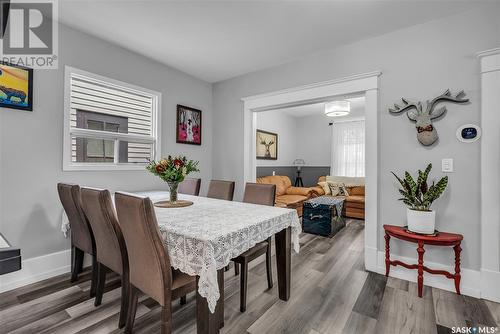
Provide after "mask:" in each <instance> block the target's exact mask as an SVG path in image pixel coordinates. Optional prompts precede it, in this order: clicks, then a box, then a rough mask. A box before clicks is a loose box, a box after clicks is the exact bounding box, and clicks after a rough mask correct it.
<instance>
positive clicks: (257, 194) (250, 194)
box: [233, 183, 276, 312]
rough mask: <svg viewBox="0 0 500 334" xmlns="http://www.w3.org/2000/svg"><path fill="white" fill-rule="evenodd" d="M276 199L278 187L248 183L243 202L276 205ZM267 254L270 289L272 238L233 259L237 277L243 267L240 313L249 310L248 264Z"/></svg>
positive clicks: (270, 286) (270, 285) (271, 279)
mask: <svg viewBox="0 0 500 334" xmlns="http://www.w3.org/2000/svg"><path fill="white" fill-rule="evenodd" d="M275 197H276V185H274V184H260V183H247V184H246V186H245V194H244V195H243V202H245V203H253V204H261V205H270V206H273V205H274V201H275ZM263 254H266V271H267V286H268V288H269V289H271V288H272V287H273V271H272V268H271V237H269V238H267V240H265V241H262V242H260V243H258V244H257V245H255V246H253V247H252V248H250V249H249V250H247V251H246V252H244V253H243V254H241V255H240V256H238V257H236V258H234V259H233V261H234V262H235V264H234V271H235V275H238V274H239V268H238V265H241V278H240V311H241V312H245V311H246V309H247V302H246V300H247V285H248V282H247V281H248V263H249V262H250V261H252V260H255V259H256V258H258V257H259V256H261V255H263Z"/></svg>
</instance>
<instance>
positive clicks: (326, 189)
mask: <svg viewBox="0 0 500 334" xmlns="http://www.w3.org/2000/svg"><path fill="white" fill-rule="evenodd" d="M318 186H320V187H321V188H323V191H324V192H325V195H331V194H332V192H331V190H330V186H329V184H328V183H327V182H318Z"/></svg>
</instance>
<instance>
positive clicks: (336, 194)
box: [327, 182, 340, 196]
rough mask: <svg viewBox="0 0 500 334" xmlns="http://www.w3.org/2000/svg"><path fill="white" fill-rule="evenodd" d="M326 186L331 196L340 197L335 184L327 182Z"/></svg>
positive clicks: (338, 189)
mask: <svg viewBox="0 0 500 334" xmlns="http://www.w3.org/2000/svg"><path fill="white" fill-rule="evenodd" d="M327 184H328V186H329V187H330V192H331V194H330V195H332V196H339V195H340V187H339V184H338V183H337V182H327Z"/></svg>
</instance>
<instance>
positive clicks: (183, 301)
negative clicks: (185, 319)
mask: <svg viewBox="0 0 500 334" xmlns="http://www.w3.org/2000/svg"><path fill="white" fill-rule="evenodd" d="M186 303H187V298H186V295H184V296H182V297H181V299H180V301H179V304H181V305H186Z"/></svg>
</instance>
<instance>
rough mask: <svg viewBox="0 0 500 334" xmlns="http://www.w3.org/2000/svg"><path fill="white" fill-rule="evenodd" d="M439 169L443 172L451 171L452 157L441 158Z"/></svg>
mask: <svg viewBox="0 0 500 334" xmlns="http://www.w3.org/2000/svg"><path fill="white" fill-rule="evenodd" d="M441 171H442V172H443V173H452V172H453V159H451V158H448V159H443V160H441Z"/></svg>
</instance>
